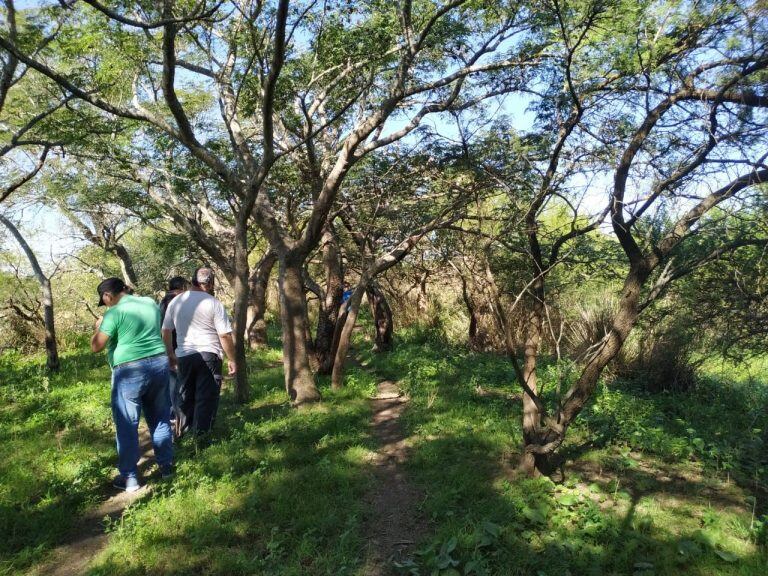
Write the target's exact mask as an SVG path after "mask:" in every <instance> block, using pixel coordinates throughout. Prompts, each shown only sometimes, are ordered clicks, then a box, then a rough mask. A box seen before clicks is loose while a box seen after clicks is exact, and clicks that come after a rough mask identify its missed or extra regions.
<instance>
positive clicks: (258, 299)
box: [247, 251, 277, 350]
mask: <svg viewBox="0 0 768 576" xmlns="http://www.w3.org/2000/svg"><path fill="white" fill-rule="evenodd" d="M276 261H277V255H276V254H275V253H274V252H272V251H269V252H267V253H266V254H265V255H264V257H263V258H262V259H261V261H260V262H259V263H258V265H257V266H256V269H255V270H254V272H253V274H252V275H251V277H250V279H249V281H248V284H249V293H250V300H249V304H248V318H247V324H248V344H249V346H250V347H251V349H252V350H255V349H257V348H263V347H264V346H266V345H267V323H266V322H265V321H264V313H265V312H266V310H267V291H268V289H269V277H270V275H271V274H272V268H274V266H275V262H276Z"/></svg>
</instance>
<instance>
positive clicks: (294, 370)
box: [278, 256, 320, 406]
mask: <svg viewBox="0 0 768 576" xmlns="http://www.w3.org/2000/svg"><path fill="white" fill-rule="evenodd" d="M301 268H302V267H301V263H300V262H298V263H297V262H294V261H292V260H291V259H290V256H283V257H281V258H280V274H279V276H278V286H279V288H280V319H281V324H282V329H283V369H284V371H285V389H286V391H287V392H288V396H289V397H290V399H291V402H292V403H293V405H294V406H301V405H303V404H309V403H312V402H318V401H319V400H320V392H319V391H318V390H317V387H316V386H315V381H314V379H313V377H312V371H311V370H310V367H309V355H308V354H307V340H306V335H307V326H306V317H307V301H306V297H305V295H304V283H303V281H302V273H301Z"/></svg>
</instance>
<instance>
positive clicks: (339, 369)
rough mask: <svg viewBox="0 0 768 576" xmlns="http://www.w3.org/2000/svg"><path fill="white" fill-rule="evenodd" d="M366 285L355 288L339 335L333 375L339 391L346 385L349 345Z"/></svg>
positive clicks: (334, 383) (332, 379)
mask: <svg viewBox="0 0 768 576" xmlns="http://www.w3.org/2000/svg"><path fill="white" fill-rule="evenodd" d="M365 286H366V283H365V282H364V281H362V280H361V283H360V284H358V285H357V286H356V287H355V290H354V292H352V296H350V297H349V301H348V302H349V308H348V310H349V311H348V312H347V317H346V320H345V321H344V326H343V327H342V329H341V333H340V335H339V343H338V346H337V348H336V355H335V357H334V360H333V372H332V373H331V387H332V388H333V389H334V390H338V389H339V388H341V387H342V385H343V384H344V364H345V362H346V359H347V353H348V352H349V343H350V341H351V339H352V330H353V329H354V328H355V323H356V322H357V315H358V313H359V312H360V303H361V302H362V301H363V294H365Z"/></svg>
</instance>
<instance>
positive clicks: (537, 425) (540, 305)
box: [519, 277, 545, 476]
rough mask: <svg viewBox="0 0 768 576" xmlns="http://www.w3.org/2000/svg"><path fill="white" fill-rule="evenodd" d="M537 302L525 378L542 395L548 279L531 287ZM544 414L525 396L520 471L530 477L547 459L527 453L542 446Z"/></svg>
mask: <svg viewBox="0 0 768 576" xmlns="http://www.w3.org/2000/svg"><path fill="white" fill-rule="evenodd" d="M531 289H532V291H533V294H534V300H533V305H532V307H531V312H530V314H529V316H528V322H527V324H528V326H527V330H526V333H527V334H526V340H525V349H524V353H523V378H524V379H525V382H526V383H527V384H528V388H530V390H531V391H532V392H533V393H534V394H538V387H537V384H538V382H537V378H536V363H537V360H538V355H539V347H540V346H541V333H542V329H543V326H544V301H543V298H544V279H543V278H542V277H539V278H538V279H537V280H536V282H535V283H534V284H533V286H532V287H531ZM540 435H541V413H540V412H539V408H538V407H537V406H536V404H535V402H534V401H533V398H531V397H530V396H529V395H528V394H527V393H525V392H524V393H523V454H522V457H521V458H520V464H519V467H520V470H521V471H522V472H523V473H525V474H526V475H528V476H535V475H537V474H538V473H539V472H543V470H541V465H542V464H543V460H544V459H545V457H544V456H538V455H536V454H534V453H533V452H530V451H528V450H527V448H528V446H529V445H531V444H537V443H539V442H540V440H541V439H540Z"/></svg>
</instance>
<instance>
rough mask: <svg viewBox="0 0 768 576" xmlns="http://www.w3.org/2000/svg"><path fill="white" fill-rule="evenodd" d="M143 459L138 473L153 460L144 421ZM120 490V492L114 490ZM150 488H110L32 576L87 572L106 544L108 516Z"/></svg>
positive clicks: (116, 515)
mask: <svg viewBox="0 0 768 576" xmlns="http://www.w3.org/2000/svg"><path fill="white" fill-rule="evenodd" d="M139 442H140V445H141V458H140V459H139V472H140V473H141V474H142V475H144V476H145V477H146V475H145V472H146V470H147V468H148V467H149V466H150V464H151V463H152V461H153V456H154V453H153V451H152V439H151V438H150V436H149V431H148V430H147V428H146V426H145V425H144V424H142V425H141V426H140V427H139ZM115 492H117V493H115ZM150 492H151V487H150V486H149V485H147V484H144V485H143V486H142V488H141V489H140V490H137V491H136V492H122V491H119V492H118V491H117V489H116V488H113V489H112V490H111V493H112V496H110V497H109V498H108V499H107V500H105V501H103V502H102V503H101V504H100V505H99V506H98V507H97V508H95V509H93V510H90V511H89V512H87V513H86V514H85V516H84V517H83V518H82V519H81V520H80V521H79V522H78V523H77V524H76V525H75V526H74V527H73V529H72V532H71V534H70V536H69V537H68V538H67V540H66V542H64V543H63V544H61V545H60V546H57V547H56V548H54V549H53V550H52V551H51V553H50V555H49V556H48V559H47V560H46V561H45V562H44V563H43V564H41V565H39V566H38V567H37V568H35V569H33V570H32V571H31V572H30V575H31V576H76V575H80V574H85V572H86V570H87V568H88V566H89V565H90V563H91V561H92V560H93V559H94V558H95V557H96V556H97V555H98V554H99V552H101V551H102V550H103V549H104V548H106V546H107V542H108V540H109V534H107V533H106V532H105V519H106V518H109V520H110V521H114V520H118V519H119V518H120V517H121V516H122V515H123V512H124V511H125V509H126V508H127V507H128V506H130V505H131V504H133V503H134V502H135V501H136V500H138V499H139V498H142V497H145V496H147V495H149V493H150Z"/></svg>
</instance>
